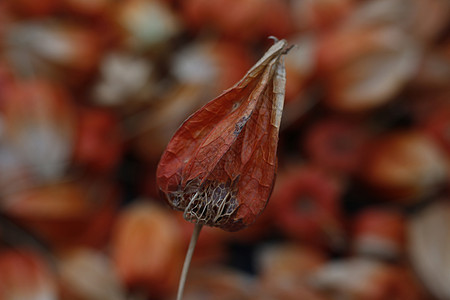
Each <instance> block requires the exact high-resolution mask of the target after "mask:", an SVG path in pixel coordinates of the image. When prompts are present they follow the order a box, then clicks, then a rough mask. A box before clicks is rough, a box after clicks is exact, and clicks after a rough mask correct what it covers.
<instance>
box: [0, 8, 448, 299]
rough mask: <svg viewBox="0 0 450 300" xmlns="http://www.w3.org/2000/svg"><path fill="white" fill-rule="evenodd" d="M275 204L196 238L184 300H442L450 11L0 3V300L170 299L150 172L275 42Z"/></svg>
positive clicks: (175, 233)
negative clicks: (233, 228)
mask: <svg viewBox="0 0 450 300" xmlns="http://www.w3.org/2000/svg"><path fill="white" fill-rule="evenodd" d="M271 35H273V36H276V37H277V38H279V39H281V38H285V39H287V40H288V42H289V44H293V45H296V46H295V48H293V49H292V50H291V51H290V52H289V54H288V55H287V56H286V57H285V59H286V68H287V86H286V101H285V112H284V115H283V120H282V128H281V131H280V143H279V149H278V153H279V154H278V157H279V170H278V176H277V181H276V185H275V188H274V192H273V194H272V197H271V199H270V201H269V204H268V206H267V208H266V210H265V211H264V212H263V214H262V215H261V216H260V217H259V219H258V220H257V222H256V223H255V224H253V225H252V226H250V227H249V228H248V229H245V230H242V231H240V232H236V233H227V232H224V231H222V230H220V229H212V228H204V229H203V231H202V233H201V235H200V240H199V243H198V245H197V249H196V251H195V254H194V258H193V265H192V268H191V271H190V273H189V277H188V280H187V287H186V293H185V296H186V297H185V299H196V300H198V299H215V300H216V299H219V300H226V299H227V300H228V299H230V300H231V299H233V300H236V299H267V300H270V299H288V300H289V299H303V300H334V299H350V300H359V299H361V300H392V299H395V300H415V299H450V194H449V190H450V177H449V159H450V1H448V0H371V1H369V0H183V1H182V0H128V1H117V0H90V1H86V0H40V1H36V0H3V1H0V299H1V300H11V299H15V300H17V299H20V300H28V299H29V300H34V299H39V300H52V299H63V300H103V299H109V300H116V299H117V300H123V299H130V300H132V299H135V300H141V299H142V300H145V299H156V300H165V299H174V294H175V292H176V285H177V282H178V277H179V274H180V272H181V266H182V260H183V259H184V253H185V250H186V248H187V244H188V241H189V238H190V233H191V232H192V228H193V226H192V224H190V223H188V222H186V221H184V220H183V218H182V215H181V213H179V212H174V211H171V210H170V209H169V208H168V206H166V205H165V203H163V201H162V199H161V198H160V196H159V194H158V191H157V187H156V184H155V169H156V165H157V163H158V160H159V158H160V155H161V154H162V152H163V151H164V148H165V146H166V144H167V143H168V141H169V139H170V137H171V136H172V134H173V133H174V131H175V130H176V129H177V128H178V126H179V125H180V124H181V123H182V121H183V120H184V119H185V118H186V117H187V116H189V115H190V114H191V113H192V112H194V111H195V110H196V109H198V108H199V107H201V106H202V105H203V104H205V103H206V102H207V101H209V100H211V99H213V98H215V97H216V96H217V95H219V94H220V93H221V92H222V91H223V90H224V89H226V88H229V87H231V86H232V85H233V84H234V83H235V82H237V81H238V80H239V79H240V78H241V76H243V75H244V74H245V72H246V71H247V70H248V68H249V67H251V66H252V65H253V64H254V63H255V62H256V61H257V59H258V58H259V57H260V56H261V55H262V54H263V53H264V52H265V51H266V50H267V49H268V47H269V46H270V45H271V44H272V43H273V41H272V40H270V39H268V36H271Z"/></svg>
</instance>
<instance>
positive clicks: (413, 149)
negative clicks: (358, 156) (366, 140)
mask: <svg viewBox="0 0 450 300" xmlns="http://www.w3.org/2000/svg"><path fill="white" fill-rule="evenodd" d="M360 171H361V176H362V178H363V179H364V181H365V182H366V183H367V185H368V186H369V187H370V188H372V189H373V192H374V193H375V194H376V195H378V196H379V197H380V198H382V199H388V200H396V201H399V202H402V203H404V204H407V203H411V202H414V201H417V200H419V199H421V198H423V197H426V196H430V195H432V194H433V193H435V192H436V191H437V190H438V189H439V186H440V185H442V184H443V183H444V182H445V181H446V178H447V175H448V172H449V166H448V160H447V158H446V157H445V155H444V154H443V152H442V151H441V149H440V148H439V147H438V145H437V144H436V143H435V142H434V141H433V140H432V139H431V138H430V137H429V136H427V135H425V134H424V133H422V132H420V131H418V130H415V131H414V130H412V131H398V132H391V133H390V134H387V135H386V136H383V137H380V138H379V139H377V140H375V141H374V143H373V145H372V146H371V148H370V151H369V153H368V156H367V159H365V161H364V164H363V166H362V168H361V170H360Z"/></svg>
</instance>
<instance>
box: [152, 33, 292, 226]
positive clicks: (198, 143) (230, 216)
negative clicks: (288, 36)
mask: <svg viewBox="0 0 450 300" xmlns="http://www.w3.org/2000/svg"><path fill="white" fill-rule="evenodd" d="M286 51H287V42H286V41H285V40H281V41H278V42H276V43H275V44H274V45H273V46H272V47H271V48H270V49H269V50H268V51H267V52H266V53H265V54H264V56H263V57H262V58H261V59H260V61H259V62H257V63H256V65H255V66H253V67H252V68H251V69H250V70H249V72H248V73H247V74H246V75H245V76H244V78H242V79H241V81H239V82H238V83H237V84H236V85H235V86H233V87H232V88H231V89H229V90H227V91H225V92H224V93H223V94H222V95H220V96H219V97H217V98H216V99H214V100H213V101H211V102H209V103H208V104H206V105H205V106H204V107H203V108H201V109H200V110H198V111H197V112H196V113H194V114H193V115H192V116H191V117H190V118H189V119H187V120H186V121H185V122H184V123H183V125H182V126H181V127H180V128H179V129H178V131H177V132H176V133H175V135H174V136H173V138H172V140H171V141H170V143H169V145H168V146H167V149H166V151H165V152H164V154H163V155H162V157H161V161H160V163H159V165H158V169H157V183H158V186H159V188H160V190H161V191H162V193H163V194H164V195H165V199H166V200H167V202H168V203H169V204H170V205H171V206H172V207H173V208H174V209H177V210H181V211H184V217H185V219H186V220H188V221H190V222H193V223H198V224H204V225H209V226H216V227H220V228H222V229H225V230H228V231H236V230H239V229H242V228H244V227H246V226H248V225H249V224H251V223H253V222H254V221H255V219H256V217H257V216H258V215H259V214H260V213H261V212H262V210H263V209H264V208H265V206H266V204H267V200H268V198H269V196H270V194H271V192H272V187H273V183H274V180H275V170H276V166H277V160H276V149H277V142H278V131H279V126H280V121H281V113H282V108H283V101H284V89H285V69H284V63H283V58H282V56H283V54H285V53H286Z"/></svg>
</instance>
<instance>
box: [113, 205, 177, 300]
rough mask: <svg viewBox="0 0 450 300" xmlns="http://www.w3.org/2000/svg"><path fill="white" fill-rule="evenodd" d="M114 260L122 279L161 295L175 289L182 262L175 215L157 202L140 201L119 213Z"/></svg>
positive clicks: (151, 293)
mask: <svg viewBox="0 0 450 300" xmlns="http://www.w3.org/2000/svg"><path fill="white" fill-rule="evenodd" d="M111 246H112V259H113V261H114V263H115V265H116V268H117V272H118V274H119V277H120V278H121V280H122V282H123V283H124V284H125V285H127V286H128V287H130V288H132V289H133V288H134V289H138V290H142V291H145V292H146V293H147V294H148V295H150V296H152V298H153V297H155V298H157V297H160V296H161V295H165V294H167V293H170V292H172V291H174V289H175V286H176V281H177V279H178V276H179V273H178V272H179V270H178V269H179V265H180V263H181V261H182V252H181V250H182V244H181V232H180V229H179V227H178V224H177V221H176V219H175V217H174V215H173V214H171V213H170V212H169V211H168V210H166V209H164V208H163V207H161V206H159V205H157V204H153V203H145V202H141V203H136V204H134V205H132V206H131V207H129V208H128V209H125V210H124V211H123V212H122V214H121V215H120V216H119V218H118V220H117V223H116V226H115V229H114V231H113V236H112V245H111Z"/></svg>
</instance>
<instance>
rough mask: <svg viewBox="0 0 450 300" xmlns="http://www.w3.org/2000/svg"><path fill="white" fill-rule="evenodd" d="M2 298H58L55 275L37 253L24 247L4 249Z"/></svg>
mask: <svg viewBox="0 0 450 300" xmlns="http://www.w3.org/2000/svg"><path fill="white" fill-rule="evenodd" d="M0 299H2V300H15V299H20V300H39V299H46V300H56V299H58V297H57V291H56V284H55V280H54V275H53V274H52V273H51V271H50V269H49V267H48V266H47V265H46V263H45V262H44V261H43V259H42V258H41V257H40V256H38V255H37V254H36V253H33V252H31V251H28V250H23V249H9V250H2V251H1V252H0Z"/></svg>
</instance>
